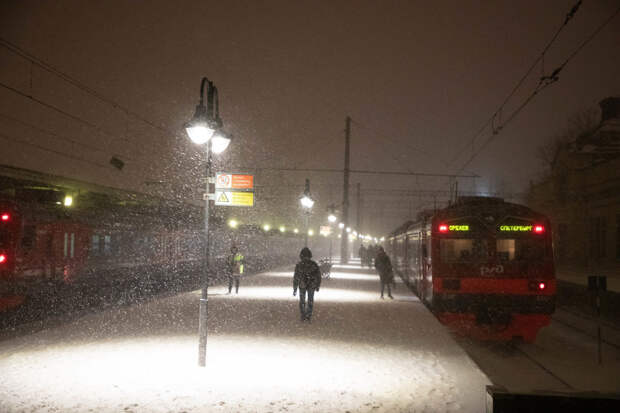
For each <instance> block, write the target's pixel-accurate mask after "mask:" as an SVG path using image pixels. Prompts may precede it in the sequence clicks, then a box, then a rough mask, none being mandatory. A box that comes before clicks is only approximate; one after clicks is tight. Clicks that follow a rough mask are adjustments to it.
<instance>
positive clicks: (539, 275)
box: [387, 197, 556, 342]
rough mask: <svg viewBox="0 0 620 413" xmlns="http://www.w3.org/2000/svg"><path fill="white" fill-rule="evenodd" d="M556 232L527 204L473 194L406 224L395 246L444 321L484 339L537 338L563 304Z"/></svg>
mask: <svg viewBox="0 0 620 413" xmlns="http://www.w3.org/2000/svg"><path fill="white" fill-rule="evenodd" d="M550 231H551V226H550V224H549V220H548V219H547V218H546V217H545V216H543V215H541V214H538V213H536V212H534V211H532V210H531V209H529V208H528V207H526V206H523V205H518V204H512V203H507V202H504V201H503V200H502V199H499V198H486V197H466V198H461V199H459V201H458V202H456V203H455V204H453V205H451V206H449V207H447V208H445V209H442V210H439V211H436V212H432V213H430V212H429V213H422V214H420V217H419V219H418V220H417V221H416V222H408V223H406V224H405V225H403V226H401V227H400V228H398V229H397V230H396V231H394V232H393V233H392V234H391V235H390V237H389V239H388V246H387V247H388V250H389V253H390V254H391V255H392V257H393V261H394V267H395V268H396V270H397V271H398V272H399V274H400V275H401V276H402V277H403V279H404V280H405V281H406V282H408V283H409V284H410V285H411V286H412V287H413V288H414V289H415V290H416V292H417V293H418V295H419V297H420V298H421V299H422V300H423V301H424V302H425V303H427V304H428V305H429V306H430V308H431V309H432V310H433V312H434V313H435V314H436V316H437V318H438V319H439V320H440V321H441V322H442V323H444V324H446V325H449V326H451V327H454V328H455V329H456V330H457V331H458V332H461V333H465V334H467V335H470V336H473V337H476V338H479V339H498V340H510V339H513V338H522V339H523V340H525V341H528V342H532V341H534V340H535V338H536V334H537V333H538V331H539V330H540V328H542V327H543V326H545V325H547V324H549V322H550V318H551V314H552V313H553V311H554V309H555V294H556V280H555V269H554V265H553V249H552V243H551V233H550Z"/></svg>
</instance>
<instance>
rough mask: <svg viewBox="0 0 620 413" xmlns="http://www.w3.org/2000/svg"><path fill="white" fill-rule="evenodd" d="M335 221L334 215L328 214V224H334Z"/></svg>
mask: <svg viewBox="0 0 620 413" xmlns="http://www.w3.org/2000/svg"><path fill="white" fill-rule="evenodd" d="M337 219H338V218H336V215H334V214H329V216H328V217H327V220H328V221H329V222H331V223H332V224H333V223H334V222H336V220H337Z"/></svg>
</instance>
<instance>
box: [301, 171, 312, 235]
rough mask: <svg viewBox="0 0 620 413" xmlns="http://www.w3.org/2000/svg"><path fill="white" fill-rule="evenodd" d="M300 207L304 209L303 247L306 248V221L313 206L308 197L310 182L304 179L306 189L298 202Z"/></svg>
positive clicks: (310, 197) (310, 198)
mask: <svg viewBox="0 0 620 413" xmlns="http://www.w3.org/2000/svg"><path fill="white" fill-rule="evenodd" d="M299 202H300V203H301V206H302V207H303V209H304V223H305V228H306V230H305V231H304V232H305V235H304V247H307V246H308V219H309V218H310V210H311V209H312V207H313V206H314V200H313V199H312V196H311V195H310V180H309V179H308V178H306V188H305V189H304V193H303V195H302V196H301V199H300V200H299Z"/></svg>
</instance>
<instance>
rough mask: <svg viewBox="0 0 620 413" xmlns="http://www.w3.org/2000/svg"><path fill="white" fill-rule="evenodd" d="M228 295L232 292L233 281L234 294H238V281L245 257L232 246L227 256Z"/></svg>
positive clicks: (241, 273)
mask: <svg viewBox="0 0 620 413" xmlns="http://www.w3.org/2000/svg"><path fill="white" fill-rule="evenodd" d="M227 264H228V269H227V270H228V294H230V293H231V292H232V286H233V281H234V283H235V294H239V281H240V279H241V277H242V276H243V270H244V266H245V265H244V264H245V257H244V256H243V255H242V254H241V253H240V252H239V250H238V248H237V247H236V246H235V245H233V246H232V247H231V248H230V254H229V255H228V263H227Z"/></svg>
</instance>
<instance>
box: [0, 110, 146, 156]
mask: <svg viewBox="0 0 620 413" xmlns="http://www.w3.org/2000/svg"><path fill="white" fill-rule="evenodd" d="M0 117H2V118H4V119H8V120H10V121H12V122H15V123H18V124H20V125H22V126H26V127H28V128H31V129H33V130H35V131H37V132H41V133H44V134H47V135H49V136H51V137H53V138H55V139H57V140H61V141H65V142H69V143H71V144H72V145H76V146H81V147H83V148H86V149H89V150H91V151H93V152H100V153H104V154H106V155H110V154H111V153H110V152H109V151H107V150H105V149H101V148H99V147H96V146H92V145H88V144H86V143H82V142H78V141H76V140H74V139H71V138H68V137H66V136H63V135H60V134H57V133H56V132H52V131H50V130H47V129H43V128H41V127H39V126H36V125H33V124H31V123H29V122H25V121H23V120H21V119H17V118H14V117H12V116H9V115H7V114H4V113H0ZM123 158H125V159H128V160H130V161H135V159H132V158H130V157H127V156H123Z"/></svg>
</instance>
